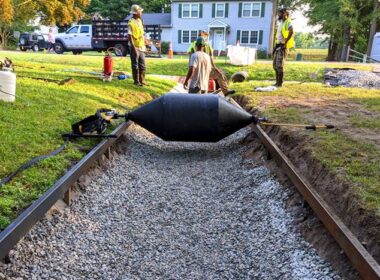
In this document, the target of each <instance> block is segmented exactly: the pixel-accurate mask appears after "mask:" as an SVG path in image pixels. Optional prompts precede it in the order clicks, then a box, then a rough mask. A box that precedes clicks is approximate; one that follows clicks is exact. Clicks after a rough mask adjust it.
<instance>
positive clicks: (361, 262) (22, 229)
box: [0, 122, 380, 280]
mask: <svg viewBox="0 0 380 280" xmlns="http://www.w3.org/2000/svg"><path fill="white" fill-rule="evenodd" d="M130 124H131V122H124V123H122V124H121V125H119V126H118V127H117V128H116V129H115V130H114V131H113V132H112V134H113V135H115V136H116V137H115V138H109V139H106V140H103V141H102V142H101V143H99V144H98V145H97V146H96V147H95V148H94V149H93V150H91V152H90V153H88V154H87V155H86V156H85V157H84V158H83V159H82V160H81V161H79V162H78V163H77V164H76V165H75V166H74V167H73V168H71V169H70V171H69V172H68V173H66V174H65V175H64V176H63V177H62V178H60V179H59V180H58V181H57V182H56V183H55V184H54V185H53V186H52V187H51V188H50V189H49V190H48V191H47V192H46V193H45V194H44V195H42V196H41V197H40V198H39V199H38V200H36V201H35V202H34V203H33V204H32V205H31V206H30V207H28V208H27V209H26V210H25V211H24V212H23V213H22V214H21V215H20V216H19V217H18V218H17V219H16V220H15V221H14V222H13V223H12V224H11V225H10V226H8V227H7V228H6V229H5V230H4V231H2V232H1V233H0V259H4V258H5V257H6V256H7V255H8V253H9V251H10V250H12V248H13V247H14V246H15V245H16V244H17V243H18V242H19V241H20V240H21V239H22V238H23V237H24V236H25V235H26V234H27V233H28V232H29V230H30V229H31V228H32V227H33V226H34V225H35V224H36V223H37V222H38V221H39V220H40V219H41V218H43V217H44V215H45V214H46V213H47V212H48V210H49V209H50V208H51V207H52V206H53V205H54V204H55V203H56V202H57V201H58V200H59V199H61V198H62V197H64V196H65V194H66V193H67V192H68V191H69V189H70V187H71V186H72V185H73V184H74V183H75V182H76V181H77V180H78V179H79V177H80V176H81V175H83V174H84V173H85V172H86V171H87V170H88V169H89V168H90V167H91V166H92V165H93V164H94V162H95V161H96V160H98V159H99V158H100V157H101V156H102V155H103V154H104V153H105V152H106V151H107V149H109V148H110V147H111V145H112V144H114V143H115V141H116V140H117V139H119V138H120V136H121V135H122V134H123V133H124V132H125V130H126V129H127V128H128V127H129V126H130ZM253 131H254V133H255V134H256V135H257V136H258V137H259V139H260V140H261V141H262V143H263V145H264V146H265V148H266V149H267V150H268V152H269V153H270V154H271V156H272V157H273V158H274V159H275V160H276V163H277V164H278V166H279V167H280V168H281V169H282V170H283V172H284V173H285V174H286V175H287V176H288V177H289V179H290V180H291V181H292V183H293V184H294V185H295V186H296V188H297V189H298V191H299V192H300V193H301V194H302V196H303V197H304V199H305V200H306V201H307V203H308V204H309V205H310V207H311V208H312V209H313V210H314V212H315V213H316V215H317V216H318V218H319V219H320V220H321V222H322V223H323V224H324V226H325V227H326V229H327V230H328V231H329V232H330V234H331V235H332V236H333V237H334V238H335V240H336V241H337V243H338V244H339V245H340V247H341V248H342V249H343V251H344V252H345V253H346V255H347V256H348V258H349V259H350V260H351V262H352V264H353V266H354V267H355V268H356V269H357V271H358V272H359V273H360V275H361V276H362V278H363V279H371V280H372V279H380V266H379V264H378V263H377V262H376V260H375V259H374V258H373V257H372V256H371V255H370V254H369V253H368V251H367V250H366V249H365V248H364V247H363V245H362V244H361V243H360V241H359V240H358V238H357V237H356V236H355V235H354V234H353V233H352V232H351V231H350V230H349V228H348V227H347V226H346V225H345V224H344V223H343V221H342V220H341V219H340V218H339V217H338V216H337V215H336V214H335V213H334V211H333V209H332V208H331V207H330V206H329V205H328V204H327V203H326V202H325V201H324V200H323V199H322V198H321V197H320V196H319V194H318V193H316V192H315V191H314V190H313V188H312V187H311V186H310V185H309V184H308V183H307V182H306V180H305V179H304V178H303V177H302V176H301V175H300V174H299V173H298V171H297V169H296V168H295V166H294V165H293V164H292V163H291V161H290V160H289V159H288V158H287V157H286V155H285V154H284V153H283V152H282V151H281V150H280V149H279V147H278V146H277V145H276V144H275V143H274V142H273V140H272V139H271V138H270V137H269V136H268V135H267V134H266V133H265V131H264V130H263V129H262V128H261V127H260V125H253Z"/></svg>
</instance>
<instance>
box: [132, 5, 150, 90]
mask: <svg viewBox="0 0 380 280" xmlns="http://www.w3.org/2000/svg"><path fill="white" fill-rule="evenodd" d="M142 12H143V9H142V8H141V7H140V6H139V5H132V7H131V12H130V13H131V14H132V15H133V17H132V18H131V19H130V20H129V22H128V34H129V38H130V40H129V42H130V44H131V63H132V76H133V81H134V84H135V85H138V86H146V85H147V84H146V83H145V73H146V66H145V51H146V47H145V38H144V26H143V22H142V20H141V15H142Z"/></svg>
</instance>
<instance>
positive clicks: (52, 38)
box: [47, 28, 55, 52]
mask: <svg viewBox="0 0 380 280" xmlns="http://www.w3.org/2000/svg"><path fill="white" fill-rule="evenodd" d="M54 44H55V36H54V33H53V28H49V33H48V46H47V52H50V51H51V50H53V52H54Z"/></svg>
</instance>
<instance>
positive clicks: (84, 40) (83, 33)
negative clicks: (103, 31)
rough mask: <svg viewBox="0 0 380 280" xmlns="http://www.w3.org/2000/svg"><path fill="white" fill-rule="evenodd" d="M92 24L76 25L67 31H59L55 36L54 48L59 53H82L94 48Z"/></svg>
mask: <svg viewBox="0 0 380 280" xmlns="http://www.w3.org/2000/svg"><path fill="white" fill-rule="evenodd" d="M91 38H92V25H91V24H88V25H87V24H86V25H74V26H73V27H71V28H70V29H68V30H67V31H66V32H65V33H58V34H57V35H56V37H55V44H54V50H55V52H56V53H58V54H62V53H64V52H65V51H72V52H73V54H81V53H82V52H83V51H90V50H92V45H91Z"/></svg>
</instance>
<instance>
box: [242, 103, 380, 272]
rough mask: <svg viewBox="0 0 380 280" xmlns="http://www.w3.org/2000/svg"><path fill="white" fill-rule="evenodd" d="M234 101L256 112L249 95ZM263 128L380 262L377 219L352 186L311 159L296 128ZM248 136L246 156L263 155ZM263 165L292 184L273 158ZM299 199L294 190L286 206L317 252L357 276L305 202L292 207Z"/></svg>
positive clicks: (305, 139)
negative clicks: (293, 213)
mask: <svg viewBox="0 0 380 280" xmlns="http://www.w3.org/2000/svg"><path fill="white" fill-rule="evenodd" d="M236 101H237V102H238V103H239V104H241V105H242V106H243V107H244V108H246V109H247V110H248V111H250V112H257V109H253V108H251V107H249V105H248V104H249V99H248V98H246V97H238V98H236ZM351 105H352V104H351ZM351 105H350V107H351ZM333 112H335V111H333ZM333 112H332V113H333ZM343 129H346V127H344V128H343ZM265 131H266V133H267V134H268V135H269V136H270V137H271V139H272V140H273V141H274V142H275V143H276V144H277V145H278V147H279V148H280V149H281V150H282V151H283V152H284V153H285V155H286V156H287V157H288V158H289V159H290V160H291V162H292V163H293V164H294V165H295V166H296V168H297V170H298V171H299V172H300V174H301V175H302V176H303V177H304V178H305V179H306V181H307V182H308V183H310V184H311V185H312V186H313V187H314V189H315V190H316V191H317V192H318V193H319V195H320V196H321V197H322V198H323V199H324V200H325V201H326V202H327V203H328V204H329V205H330V206H331V207H332V208H333V209H334V211H335V212H336V214H337V215H338V216H339V217H340V218H341V219H342V220H343V222H344V223H345V224H346V226H348V227H349V229H350V230H351V231H352V232H353V233H354V234H355V235H356V236H357V237H358V239H359V240H360V242H361V243H362V244H363V246H364V247H365V248H366V249H367V250H368V252H369V253H370V254H371V255H372V256H373V257H374V258H375V260H376V261H377V262H380V234H379V229H380V218H379V216H378V215H376V213H375V212H374V211H373V212H372V211H368V210H366V209H364V208H363V206H362V203H361V201H360V198H359V197H358V195H357V193H355V190H354V187H353V186H351V185H349V184H348V183H346V182H343V181H342V180H340V179H338V178H337V177H336V176H335V175H334V174H332V173H331V172H330V171H329V170H328V169H327V168H326V167H325V166H323V164H322V163H321V162H320V161H318V160H316V159H315V158H313V156H312V152H311V149H310V139H307V138H306V137H305V136H304V134H302V133H300V132H299V130H294V129H287V128H278V127H274V128H266V129H265ZM355 132H357V131H355ZM356 135H357V134H356ZM250 137H251V138H250V139H247V140H246V142H247V143H246V144H247V145H250V146H251V148H250V152H249V153H248V154H247V156H249V157H258V156H260V154H265V153H266V152H265V149H264V148H263V146H262V145H261V144H258V143H257V141H258V139H257V137H256V136H255V135H251V136H250ZM374 144H378V143H374ZM266 166H268V167H269V168H270V170H271V171H272V172H274V174H276V175H277V177H278V178H279V179H280V181H281V182H282V183H284V184H288V185H291V183H290V182H289V180H288V178H287V177H286V175H284V174H283V173H282V171H281V170H280V169H279V168H278V167H277V165H276V163H275V162H274V161H273V160H268V161H267V162H266ZM301 201H303V198H302V197H301V195H300V194H299V193H298V192H297V191H296V192H295V193H294V196H293V198H292V199H290V200H289V201H288V207H289V208H290V209H293V208H294V209H295V211H298V212H299V214H300V219H299V220H298V222H299V224H298V225H299V227H300V230H301V232H302V234H303V235H304V236H305V238H306V240H308V241H309V242H310V243H311V244H312V245H313V246H315V247H316V248H317V249H318V250H319V253H320V254H321V255H322V256H324V257H326V258H327V259H328V260H329V261H330V262H331V263H332V264H333V267H334V268H335V269H337V270H338V271H340V272H341V273H343V275H344V276H345V277H347V278H349V279H356V278H355V277H358V276H357V275H355V274H353V273H352V270H351V269H350V268H349V267H347V266H350V265H349V261H348V259H347V258H346V257H345V256H344V253H343V251H342V250H341V249H340V248H339V246H338V244H337V243H336V242H335V240H334V239H333V238H332V237H331V235H330V234H329V233H328V232H327V231H326V229H325V228H324V227H323V225H322V224H321V222H320V221H319V220H318V219H317V218H316V217H315V215H314V214H313V212H312V210H311V208H310V207H308V206H307V205H306V203H305V205H303V206H304V207H303V209H301V208H300V207H298V209H297V207H295V206H297V205H298V206H300V203H301Z"/></svg>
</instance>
